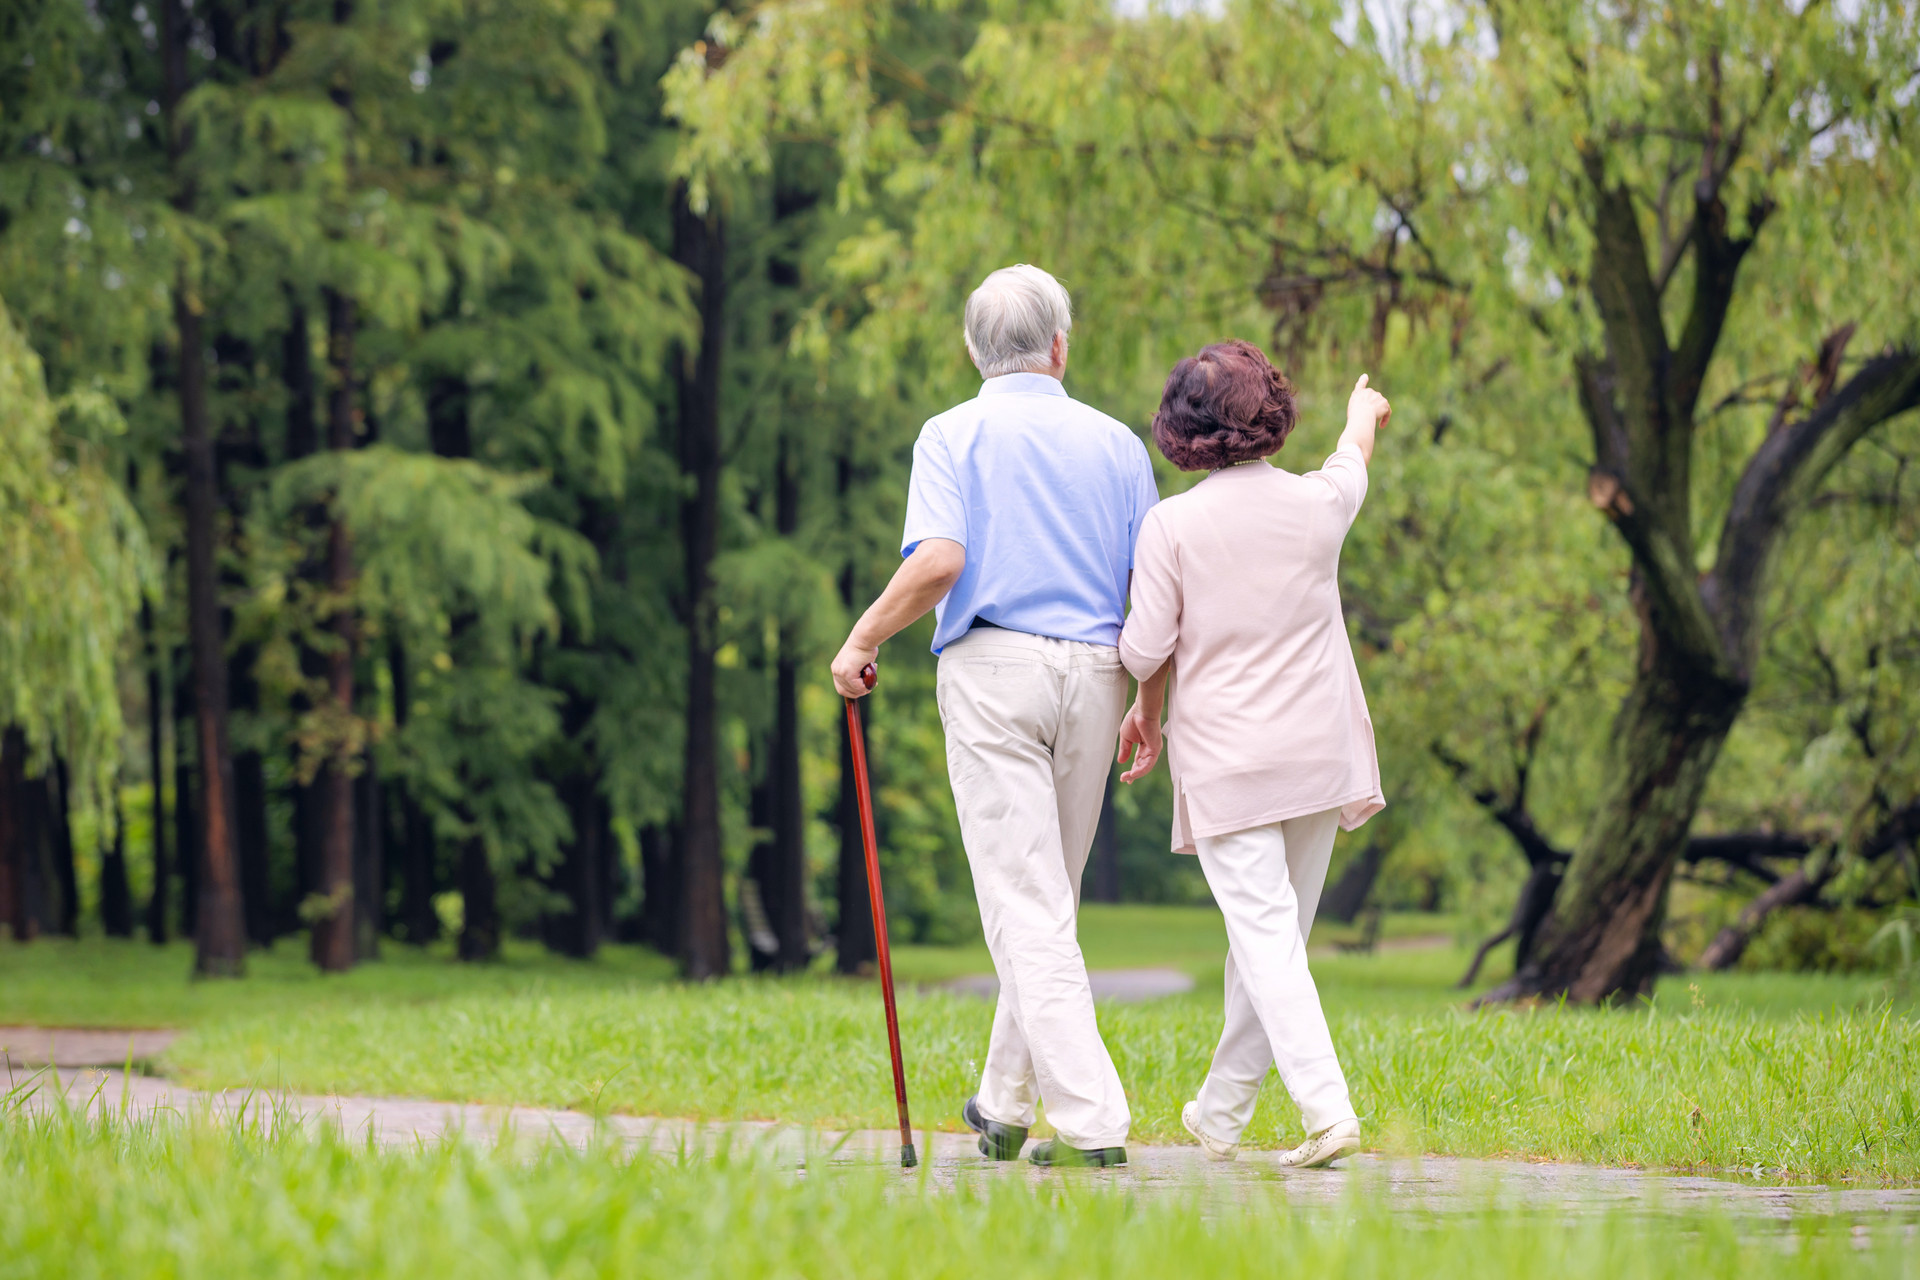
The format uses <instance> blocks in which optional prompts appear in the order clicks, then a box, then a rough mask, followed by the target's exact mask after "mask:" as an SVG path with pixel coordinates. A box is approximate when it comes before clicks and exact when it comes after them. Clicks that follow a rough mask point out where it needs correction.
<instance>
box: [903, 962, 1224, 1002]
mask: <svg viewBox="0 0 1920 1280" xmlns="http://www.w3.org/2000/svg"><path fill="white" fill-rule="evenodd" d="M1087 985H1088V986H1090V987H1092V988H1093V998H1094V999H1095V1000H1118V1001H1120V1002H1121V1003H1123V1004H1133V1003H1138V1002H1139V1001H1142V1000H1158V999H1160V998H1161V997H1162V996H1178V995H1185V994H1186V993H1187V992H1189V991H1191V990H1193V979H1192V978H1191V977H1189V976H1188V975H1186V974H1184V973H1182V972H1180V971H1179V970H1178V969H1089V970H1087ZM939 990H942V991H951V992H954V993H955V994H957V995H963V996H978V997H980V998H981V999H982V1000H992V999H994V998H995V997H996V996H998V995H999V994H1000V979H998V978H996V977H994V976H993V975H992V974H990V973H972V974H968V975H967V976H966V977H964V978H953V979H950V980H948V981H946V982H942V983H940V984H939Z"/></svg>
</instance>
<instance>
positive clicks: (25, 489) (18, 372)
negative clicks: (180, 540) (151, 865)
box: [0, 302, 152, 800]
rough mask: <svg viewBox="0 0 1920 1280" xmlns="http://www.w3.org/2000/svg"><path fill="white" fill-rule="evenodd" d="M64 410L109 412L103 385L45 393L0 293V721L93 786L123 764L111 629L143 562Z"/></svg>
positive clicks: (98, 790) (114, 488)
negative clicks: (97, 391)
mask: <svg viewBox="0 0 1920 1280" xmlns="http://www.w3.org/2000/svg"><path fill="white" fill-rule="evenodd" d="M63 411H64V413H65V416H66V417H67V418H68V419H69V420H71V419H74V418H91V419H92V420H93V421H94V422H95V424H97V425H105V426H107V427H109V428H111V427H113V426H116V425H117V422H116V417H115V414H114V411H113V408H112V406H111V404H110V403H105V402H102V401H101V400H100V399H99V398H98V397H94V396H87V395H84V394H79V393H76V394H73V395H69V396H67V397H65V398H64V399H63V400H62V401H60V402H55V401H54V400H53V399H51V398H50V397H49V396H48V395H47V388H46V382H45V379H44V377H43V376H42V373H41V365H40V359H39V357H38V356H37V355H35V354H34V352H33V349H32V348H31V347H29V346H28V345H27V343H26V340H25V338H24V337H23V336H22V335H21V333H20V330H19V329H18V328H17V327H15V325H14V322H13V317H12V316H11V315H10V314H9V313H8V312H7V309H6V305H5V303H4V302H0V726H13V727H16V728H18V729H19V730H20V731H21V732H23V733H24V734H25V735H26V739H27V744H28V748H29V750H30V751H31V752H32V753H33V757H34V760H33V763H34V765H35V767H36V768H37V767H38V766H39V765H41V764H44V762H45V760H46V757H47V753H49V752H53V751H58V752H59V753H61V754H62V755H64V756H65V757H66V758H67V759H68V761H69V762H70V767H71V769H72V770H73V773H74V776H75V777H77V778H78V779H80V780H81V781H82V782H83V783H84V785H85V786H86V788H87V792H86V794H87V796H88V797H89V799H90V800H98V799H101V798H104V797H106V796H107V795H109V794H110V793H111V789H112V787H113V785H114V780H115V775H116V773H117V772H118V769H119V756H120V749H121V744H120V736H121V720H120V692H119V688H118V663H119V657H120V654H119V647H120V642H121V640H122V639H123V638H124V637H125V635H126V633H127V631H128V630H129V628H130V626H131V623H132V620H133V615H134V613H135V611H136V610H137V608H138V606H139V602H140V597H141V592H142V589H143V588H144V587H145V586H146V585H147V584H148V583H149V582H150V581H151V577H152V569H151V567H150V562H149V559H148V551H147V542H146V535H145V531H144V530H143V529H142V527H141V524H140V520H139V518H138V516H136V515H135V514H134V512H133V509H132V508H131V507H130V506H129V505H128V503H127V499H126V496H125V494H123V493H122V492H121V490H120V488H119V486H118V485H117V484H115V483H114V481H113V479H112V477H111V476H110V475H108V474H107V472H106V470H105V468H104V467H103V466H102V459H101V456H100V453H101V451H100V448H99V447H98V446H97V445H95V444H93V443H91V442H89V441H87V440H85V439H84V438H81V437H78V436H76V435H75V434H71V433H70V432H69V431H68V430H63V423H62V416H63Z"/></svg>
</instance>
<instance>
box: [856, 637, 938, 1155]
mask: <svg viewBox="0 0 1920 1280" xmlns="http://www.w3.org/2000/svg"><path fill="white" fill-rule="evenodd" d="M879 678H880V673H879V672H878V671H876V670H874V667H873V664H872V663H868V664H867V665H866V666H864V667H862V668H861V669H860V679H861V681H862V683H864V684H865V685H866V686H867V688H869V689H871V688H873V686H874V684H875V682H876V681H878V680H879ZM846 703H847V746H848V749H849V750H850V751H851V752H852V754H853V789H854V794H855V795H856V796H858V798H859V801H860V840H861V843H863V844H864V845H865V846H866V850H867V905H868V906H869V907H871V908H872V909H873V946H874V952H875V954H876V955H877V956H878V957H879V961H880V991H881V994H882V995H883V996H885V998H886V1002H887V1048H888V1049H889V1050H891V1051H892V1053H893V1100H894V1102H895V1104H896V1105H897V1106H898V1107H899V1110H900V1167H901V1168H903V1169H911V1168H913V1167H914V1166H915V1165H917V1164H919V1163H920V1158H919V1157H918V1156H917V1155H915V1154H914V1151H913V1123H912V1122H911V1121H910V1120H908V1119H907V1068H906V1064H905V1063H904V1062H903V1061H902V1060H901V1057H900V1015H899V1013H898V1011H897V1010H896V1009H895V1008H894V1004H893V953H892V952H891V950H890V949H889V948H888V946H887V904H886V899H885V897H884V896H883V895H882V894H881V892H880V843H879V841H878V840H877V839H876V838H875V836H874V834H873V790H872V788H871V787H870V786H869V785H868V783H867V739H866V735H865V734H864V733H862V732H861V731H860V704H859V702H858V701H856V700H855V699H853V698H848V699H847V700H846ZM845 909H846V907H845V904H842V906H841V910H843V911H844V910H845Z"/></svg>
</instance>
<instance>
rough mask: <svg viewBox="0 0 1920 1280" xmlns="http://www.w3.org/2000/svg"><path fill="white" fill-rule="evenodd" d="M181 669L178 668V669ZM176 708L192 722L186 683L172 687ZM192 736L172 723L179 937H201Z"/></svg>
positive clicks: (179, 724) (190, 696)
mask: <svg viewBox="0 0 1920 1280" xmlns="http://www.w3.org/2000/svg"><path fill="white" fill-rule="evenodd" d="M175 669H176V670H178V667H177V666H176V668H175ZM173 708H174V711H175V712H176V713H178V714H179V715H181V716H184V717H186V718H187V719H188V720H191V717H192V716H193V690H192V689H191V688H189V687H187V686H186V685H184V684H176V685H174V687H173ZM191 743H192V734H190V733H188V732H186V730H185V727H184V726H183V724H182V721H181V719H179V718H176V719H175V720H174V722H173V848H174V852H175V853H176V854H177V855H178V857H177V858H175V860H174V862H175V869H176V870H177V872H178V874H179V877H180V902H179V907H180V936H181V937H183V938H193V937H198V936H199V929H200V859H199V858H197V857H195V856H194V853H193V851H194V850H195V849H198V848H199V847H200V806H199V803H198V800H197V796H196V793H195V789H194V784H193V775H194V759H193V751H192V746H191Z"/></svg>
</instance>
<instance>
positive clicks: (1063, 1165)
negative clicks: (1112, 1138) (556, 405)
mask: <svg viewBox="0 0 1920 1280" xmlns="http://www.w3.org/2000/svg"><path fill="white" fill-rule="evenodd" d="M1027 1159H1029V1160H1031V1161H1033V1162H1034V1163H1035V1164H1037V1165H1044V1166H1051V1167H1053V1168H1060V1169H1111V1168H1113V1167H1114V1166H1115V1165H1122V1164H1125V1163H1126V1162H1127V1149H1126V1148H1125V1147H1094V1148H1093V1149H1092V1150H1089V1151H1082V1150H1081V1149H1080V1148H1079V1147H1070V1146H1068V1145H1067V1144H1066V1143H1064V1142H1062V1141H1060V1139H1058V1138H1049V1139H1047V1140H1046V1141H1045V1142H1037V1143H1035V1144H1034V1147H1033V1154H1032V1155H1030V1156H1028V1157H1027Z"/></svg>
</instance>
